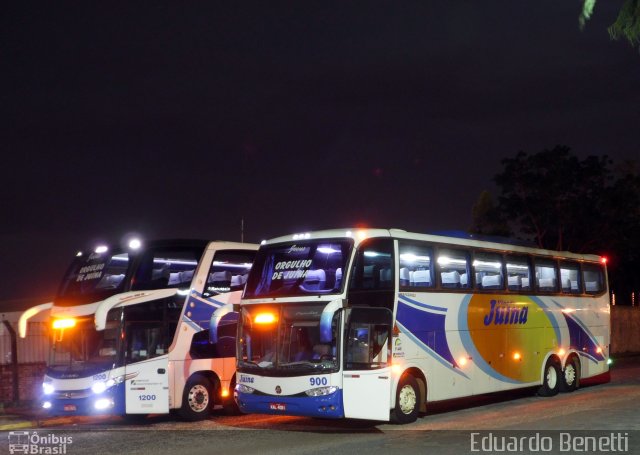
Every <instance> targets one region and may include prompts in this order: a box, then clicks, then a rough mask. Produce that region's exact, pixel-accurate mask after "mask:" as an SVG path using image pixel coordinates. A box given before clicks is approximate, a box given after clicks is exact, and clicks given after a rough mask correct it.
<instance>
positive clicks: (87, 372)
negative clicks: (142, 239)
mask: <svg viewBox="0 0 640 455" xmlns="http://www.w3.org/2000/svg"><path fill="white" fill-rule="evenodd" d="M257 248H258V246H257V245H252V244H246V243H232V242H208V241H204V240H163V241H150V242H146V243H143V244H141V243H139V242H132V244H131V247H123V248H122V247H117V246H115V247H114V246H111V247H107V246H100V247H98V248H96V249H94V250H89V251H82V252H79V253H78V255H77V257H76V258H75V260H74V261H73V263H72V264H71V266H70V268H69V270H68V271H67V273H66V275H65V277H64V278H63V280H62V283H61V285H60V288H59V291H58V294H57V296H56V298H55V300H54V301H53V302H52V303H50V304H45V305H40V306H38V307H35V308H34V309H30V310H27V311H26V312H25V313H24V314H23V317H22V320H21V323H20V327H21V335H22V336H24V335H25V333H24V328H25V327H26V324H27V320H28V319H29V318H30V317H32V316H33V315H35V314H36V313H37V312H38V311H43V310H49V311H50V319H51V328H50V333H51V344H50V357H49V361H48V365H47V370H46V375H45V377H44V383H43V398H42V407H43V408H44V409H45V410H46V411H47V412H48V413H49V414H51V415H89V414H118V415H125V416H131V417H142V416H146V415H148V414H159V413H168V412H169V411H170V410H174V409H175V410H178V411H179V413H180V415H181V416H182V417H184V418H186V419H189V420H197V419H202V418H205V417H207V416H208V415H209V414H210V412H211V410H212V409H213V408H214V406H216V405H222V406H224V407H226V408H227V409H233V408H234V407H235V403H234V402H233V399H232V398H233V397H232V394H231V390H232V389H233V386H234V384H235V335H236V320H237V315H236V314H233V313H231V314H229V315H228V316H227V317H226V318H224V319H223V320H221V321H220V324H219V327H217V328H216V330H217V333H219V334H220V337H219V341H218V343H217V344H215V345H213V344H211V343H209V334H208V332H209V324H210V319H211V315H212V313H213V311H214V310H215V309H216V308H218V307H220V306H223V305H226V304H229V303H233V302H239V300H240V296H241V291H242V289H243V288H244V285H245V283H246V279H247V276H248V273H249V270H250V268H251V265H252V262H253V259H254V256H255V253H256V250H257Z"/></svg>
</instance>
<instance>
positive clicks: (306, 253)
mask: <svg viewBox="0 0 640 455" xmlns="http://www.w3.org/2000/svg"><path fill="white" fill-rule="evenodd" d="M352 248H353V241H351V240H312V241H302V242H292V243H287V244H282V243H280V244H277V245H269V246H263V247H261V248H260V250H259V251H258V254H257V256H256V260H255V262H254V265H253V268H252V269H251V273H250V274H249V279H248V281H247V287H246V288H245V292H244V298H249V299H251V298H260V297H265V296H269V297H294V296H305V295H310V294H335V293H339V292H340V291H341V290H342V286H343V283H344V281H345V280H344V279H343V273H344V272H345V271H346V267H347V261H348V260H349V256H350V253H351V249H352Z"/></svg>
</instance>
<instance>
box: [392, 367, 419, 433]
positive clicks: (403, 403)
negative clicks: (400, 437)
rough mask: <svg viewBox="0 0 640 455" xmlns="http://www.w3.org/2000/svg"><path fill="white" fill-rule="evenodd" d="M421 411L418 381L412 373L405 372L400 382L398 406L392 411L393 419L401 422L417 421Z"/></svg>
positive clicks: (397, 393)
mask: <svg viewBox="0 0 640 455" xmlns="http://www.w3.org/2000/svg"><path fill="white" fill-rule="evenodd" d="M419 411H420V388H419V387H418V381H416V380H415V378H414V377H413V376H411V375H410V374H405V375H403V376H402V377H401V378H400V382H399V383H398V389H397V390H396V407H395V408H394V409H393V411H392V412H391V420H392V421H393V422H395V423H400V424H403V423H411V422H415V421H416V419H417V418H418V412H419Z"/></svg>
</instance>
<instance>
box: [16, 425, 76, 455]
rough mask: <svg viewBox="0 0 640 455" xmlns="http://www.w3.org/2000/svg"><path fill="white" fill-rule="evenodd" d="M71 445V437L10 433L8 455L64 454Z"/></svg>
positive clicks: (25, 432)
mask: <svg viewBox="0 0 640 455" xmlns="http://www.w3.org/2000/svg"><path fill="white" fill-rule="evenodd" d="M71 444H73V438H72V437H71V436H59V435H57V434H53V433H48V434H39V433H38V432H36V431H33V432H29V431H10V432H9V453H10V454H14V453H25V454H55V455H60V454H66V453H67V446H68V445H71Z"/></svg>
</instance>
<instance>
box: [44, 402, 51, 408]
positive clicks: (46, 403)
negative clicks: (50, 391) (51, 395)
mask: <svg viewBox="0 0 640 455" xmlns="http://www.w3.org/2000/svg"><path fill="white" fill-rule="evenodd" d="M42 409H51V402H50V401H45V402H44V403H42Z"/></svg>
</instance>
